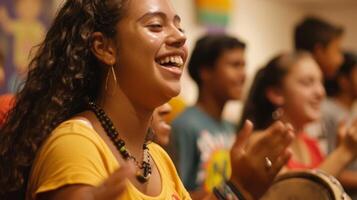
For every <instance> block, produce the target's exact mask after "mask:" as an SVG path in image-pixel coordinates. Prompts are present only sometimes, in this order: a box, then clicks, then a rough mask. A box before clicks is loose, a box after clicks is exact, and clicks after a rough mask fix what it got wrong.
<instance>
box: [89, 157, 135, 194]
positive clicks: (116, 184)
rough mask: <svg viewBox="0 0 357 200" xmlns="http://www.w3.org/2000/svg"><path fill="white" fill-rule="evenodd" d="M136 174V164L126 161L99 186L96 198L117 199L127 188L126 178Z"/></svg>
mask: <svg viewBox="0 0 357 200" xmlns="http://www.w3.org/2000/svg"><path fill="white" fill-rule="evenodd" d="M134 175H135V166H134V165H133V164H132V163H131V162H129V163H124V164H123V165H122V166H121V167H120V168H119V169H117V170H116V171H115V172H114V173H112V174H111V175H110V176H109V178H108V179H107V180H106V181H105V182H104V183H103V184H102V185H101V186H99V187H98V189H97V192H96V199H110V200H115V199H118V197H119V196H120V195H121V194H123V192H124V191H125V189H126V180H127V178H129V177H132V176H134Z"/></svg>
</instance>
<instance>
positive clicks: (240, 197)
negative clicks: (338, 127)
mask: <svg viewBox="0 0 357 200" xmlns="http://www.w3.org/2000/svg"><path fill="white" fill-rule="evenodd" d="M226 184H227V185H228V186H229V188H230V189H231V190H232V191H233V193H234V194H235V195H236V196H237V197H238V199H239V200H245V198H244V196H243V194H242V193H241V192H240V191H239V190H238V188H237V187H236V186H234V184H233V183H232V182H231V181H229V180H228V181H226Z"/></svg>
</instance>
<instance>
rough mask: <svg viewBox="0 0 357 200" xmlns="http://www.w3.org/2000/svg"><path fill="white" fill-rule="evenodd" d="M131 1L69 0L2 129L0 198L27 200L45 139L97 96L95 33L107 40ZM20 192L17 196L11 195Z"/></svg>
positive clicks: (42, 44)
mask: <svg viewBox="0 0 357 200" xmlns="http://www.w3.org/2000/svg"><path fill="white" fill-rule="evenodd" d="M126 2H128V0H67V1H66V2H65V3H64V4H63V6H62V8H61V9H60V10H59V12H58V13H57V16H56V18H55V19H54V22H53V24H52V26H51V27H50V29H49V31H48V33H47V34H46V37H45V39H44V41H43V42H42V43H41V44H40V46H39V49H38V51H37V53H36V55H35V57H34V58H33V60H32V61H31V63H30V65H29V72H28V75H27V79H26V81H25V84H24V86H23V88H22V89H21V91H19V92H18V93H17V94H16V97H15V99H16V102H15V105H14V107H13V109H12V110H11V111H10V112H9V114H8V116H7V119H6V122H5V123H4V124H3V125H2V126H1V127H0V199H5V198H1V196H4V195H7V198H6V199H8V198H11V199H24V194H25V192H24V191H25V189H26V184H27V179H28V176H29V171H30V169H31V165H32V163H33V160H34V157H35V155H36V152H37V151H38V149H39V147H40V145H41V143H42V142H43V141H44V140H45V139H46V138H47V137H48V136H49V134H50V133H51V132H52V130H53V129H54V128H55V127H56V126H58V125H59V124H60V123H61V122H63V121H64V120H66V119H68V118H70V117H71V116H73V115H75V114H76V113H79V112H81V111H84V110H85V109H86V105H87V104H86V101H87V100H88V99H89V98H91V99H94V98H96V97H97V96H98V93H99V89H100V88H99V87H100V84H99V82H98V81H96V80H99V78H98V77H100V78H102V77H103V74H104V72H103V70H102V67H100V66H99V65H100V64H101V63H100V62H99V61H98V60H97V59H96V57H95V56H94V55H93V53H92V52H91V45H92V34H93V33H94V32H101V33H103V35H105V36H106V37H108V38H113V37H114V36H115V34H116V29H115V25H116V24H117V23H118V22H119V20H120V19H121V18H122V16H123V14H124V12H125V7H126V6H125V5H126V4H127V3H126ZM13 194H16V195H18V196H17V197H14V196H12V197H9V195H13Z"/></svg>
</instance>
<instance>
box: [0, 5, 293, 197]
mask: <svg viewBox="0 0 357 200" xmlns="http://www.w3.org/2000/svg"><path fill="white" fill-rule="evenodd" d="M185 42H186V37H185V35H184V33H183V31H182V29H181V27H180V18H179V16H178V15H177V14H176V12H175V10H174V9H173V7H172V6H171V4H170V2H169V1H168V0H145V1H142V0H68V1H66V2H65V3H64V5H63V7H62V8H61V10H60V11H59V12H58V15H57V17H56V18H55V20H54V22H53V24H52V26H51V27H50V29H49V31H48V33H47V35H46V38H45V40H44V42H43V43H42V44H41V45H40V47H39V50H38V52H37V54H36V56H35V58H34V59H33V60H32V62H31V63H30V66H29V67H30V71H29V73H28V76H27V80H26V83H25V85H24V87H23V89H22V90H21V91H20V92H19V93H18V94H17V95H16V98H15V99H16V103H15V105H14V108H13V109H12V111H10V113H9V115H8V118H7V119H6V122H5V124H4V125H3V126H1V127H0V129H1V130H0V133H1V134H0V198H1V199H24V198H25V190H27V192H26V199H28V200H31V199H84V200H87V199H90V200H93V199H95V200H101V199H109V200H114V199H119V198H122V199H135V200H136V199H190V196H189V194H188V192H187V191H186V189H185V188H184V187H183V185H182V183H181V180H180V179H179V177H178V175H177V172H176V169H175V167H174V165H173V164H172V161H171V159H170V158H169V156H168V155H167V154H166V152H165V151H164V150H163V149H162V148H160V147H159V146H158V145H157V144H155V143H152V142H150V141H148V137H147V133H148V132H150V131H149V130H150V121H151V117H152V113H153V111H154V109H155V108H156V107H158V106H159V105H162V104H164V103H165V102H167V101H168V100H169V99H170V98H172V97H173V96H176V95H177V94H178V93H179V92H180V89H181V88H180V76H181V74H182V70H183V66H184V63H185V62H186V59H187V48H186V45H185ZM250 129H251V124H249V123H247V125H246V127H245V129H244V134H242V135H243V136H244V138H243V139H244V140H243V139H242V140H240V141H238V140H237V141H236V145H235V146H234V147H233V150H232V156H231V158H232V159H231V160H232V163H233V164H232V166H233V167H234V168H237V169H239V173H238V172H236V171H234V172H233V173H232V174H233V175H232V178H231V182H230V183H231V184H230V185H231V186H234V185H235V187H237V188H240V189H241V191H243V193H244V194H247V195H248V196H250V194H252V195H253V196H256V197H258V196H260V195H261V193H262V192H263V191H265V189H266V187H267V185H268V184H269V183H270V182H271V181H272V180H273V178H274V176H275V175H276V173H277V172H278V170H279V169H280V167H281V166H282V164H283V163H284V161H286V159H287V158H288V154H286V153H285V148H286V146H287V145H288V144H289V142H290V141H291V133H290V132H289V131H288V129H287V128H286V127H284V126H283V125H278V126H276V127H275V129H273V130H272V131H270V132H269V133H268V134H267V135H266V137H262V138H261V140H255V141H258V142H256V143H253V144H256V145H250V146H249V148H247V149H245V148H242V147H243V146H244V147H245V146H246V145H245V142H246V139H247V136H248V135H249V133H250V131H249V130H250ZM274 131H275V132H278V133H277V134H279V135H282V136H285V137H280V139H276V140H267V138H271V137H272V132H274ZM262 144H266V145H267V146H268V147H272V146H274V147H275V146H277V144H279V145H280V146H279V145H278V146H279V147H281V148H275V149H274V150H273V151H271V153H272V155H278V156H275V157H273V156H271V157H270V158H271V159H272V160H273V161H274V162H275V160H276V161H277V162H275V165H274V167H272V169H271V170H270V171H269V172H268V171H266V170H265V169H264V167H261V165H260V162H261V161H263V158H264V156H267V155H270V152H266V151H262V152H261V153H258V154H257V153H255V152H256V149H255V147H258V146H266V145H262ZM253 154H255V156H254V157H252V156H249V155H253ZM238 166H239V167H238ZM245 174H248V176H246V175H245ZM249 174H255V175H257V174H258V175H259V180H258V182H259V184H258V186H256V184H254V188H251V186H252V184H251V180H252V179H251V177H250V176H249ZM235 187H234V188H235ZM235 189H236V188H235ZM234 191H237V190H234ZM212 198H214V197H213V196H212Z"/></svg>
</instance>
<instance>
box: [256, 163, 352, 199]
mask: <svg viewBox="0 0 357 200" xmlns="http://www.w3.org/2000/svg"><path fill="white" fill-rule="evenodd" d="M262 199H263V200H350V198H349V197H348V196H347V194H346V193H345V192H344V190H343V188H342V186H341V185H340V183H339V182H338V181H337V180H336V179H335V178H334V177H332V176H329V175H327V174H325V173H322V172H320V171H315V170H314V171H300V172H288V173H286V174H283V175H280V176H279V177H278V178H277V179H276V181H275V182H274V183H273V185H272V186H271V187H270V188H269V190H268V191H267V192H266V194H265V195H264V196H263V197H262Z"/></svg>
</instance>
